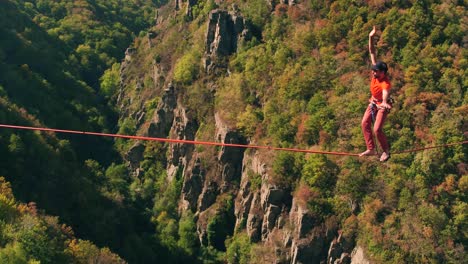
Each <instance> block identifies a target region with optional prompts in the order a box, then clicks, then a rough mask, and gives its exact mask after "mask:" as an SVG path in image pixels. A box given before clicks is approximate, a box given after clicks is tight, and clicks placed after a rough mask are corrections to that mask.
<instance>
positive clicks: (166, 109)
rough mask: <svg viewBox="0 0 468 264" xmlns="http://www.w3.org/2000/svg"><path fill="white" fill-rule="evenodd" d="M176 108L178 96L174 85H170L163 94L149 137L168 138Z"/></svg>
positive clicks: (151, 124) (152, 121)
mask: <svg viewBox="0 0 468 264" xmlns="http://www.w3.org/2000/svg"><path fill="white" fill-rule="evenodd" d="M176 106H177V96H176V93H175V88H174V86H173V85H172V84H169V86H168V87H167V89H165V90H164V92H163V95H162V98H161V101H160V102H159V104H158V107H157V109H156V111H155V113H154V116H153V118H152V120H151V123H150V125H149V127H148V133H147V134H148V136H150V137H166V136H167V135H168V134H169V131H170V129H171V127H172V123H173V121H174V109H175V108H176Z"/></svg>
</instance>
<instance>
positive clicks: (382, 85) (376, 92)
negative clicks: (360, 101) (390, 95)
mask: <svg viewBox="0 0 468 264" xmlns="http://www.w3.org/2000/svg"><path fill="white" fill-rule="evenodd" d="M391 87H392V86H391V85H390V81H389V80H388V77H387V76H385V78H383V79H382V81H379V80H378V79H377V78H372V80H371V84H370V92H371V95H372V97H373V98H374V99H376V100H377V102H378V103H381V102H382V100H383V98H382V91H383V90H387V91H390V88H391Z"/></svg>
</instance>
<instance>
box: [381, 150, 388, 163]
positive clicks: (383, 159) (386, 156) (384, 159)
mask: <svg viewBox="0 0 468 264" xmlns="http://www.w3.org/2000/svg"><path fill="white" fill-rule="evenodd" d="M389 158H390V152H388V151H384V152H382V155H381V156H380V161H382V162H385V161H387V160H388V159H389Z"/></svg>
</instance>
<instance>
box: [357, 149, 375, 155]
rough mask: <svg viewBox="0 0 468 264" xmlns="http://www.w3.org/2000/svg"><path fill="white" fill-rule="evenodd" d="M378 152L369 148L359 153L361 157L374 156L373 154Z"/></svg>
mask: <svg viewBox="0 0 468 264" xmlns="http://www.w3.org/2000/svg"><path fill="white" fill-rule="evenodd" d="M376 154H377V153H376V152H375V150H373V149H368V150H366V151H364V152H363V153H361V154H359V157H362V156H373V155H376Z"/></svg>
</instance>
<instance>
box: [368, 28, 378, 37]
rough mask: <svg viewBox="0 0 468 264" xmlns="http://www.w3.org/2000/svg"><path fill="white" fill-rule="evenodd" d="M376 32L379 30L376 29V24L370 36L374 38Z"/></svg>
mask: <svg viewBox="0 0 468 264" xmlns="http://www.w3.org/2000/svg"><path fill="white" fill-rule="evenodd" d="M375 32H377V30H375V26H374V27H373V28H372V31H371V32H370V33H369V38H372V37H373V36H374V35H375Z"/></svg>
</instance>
